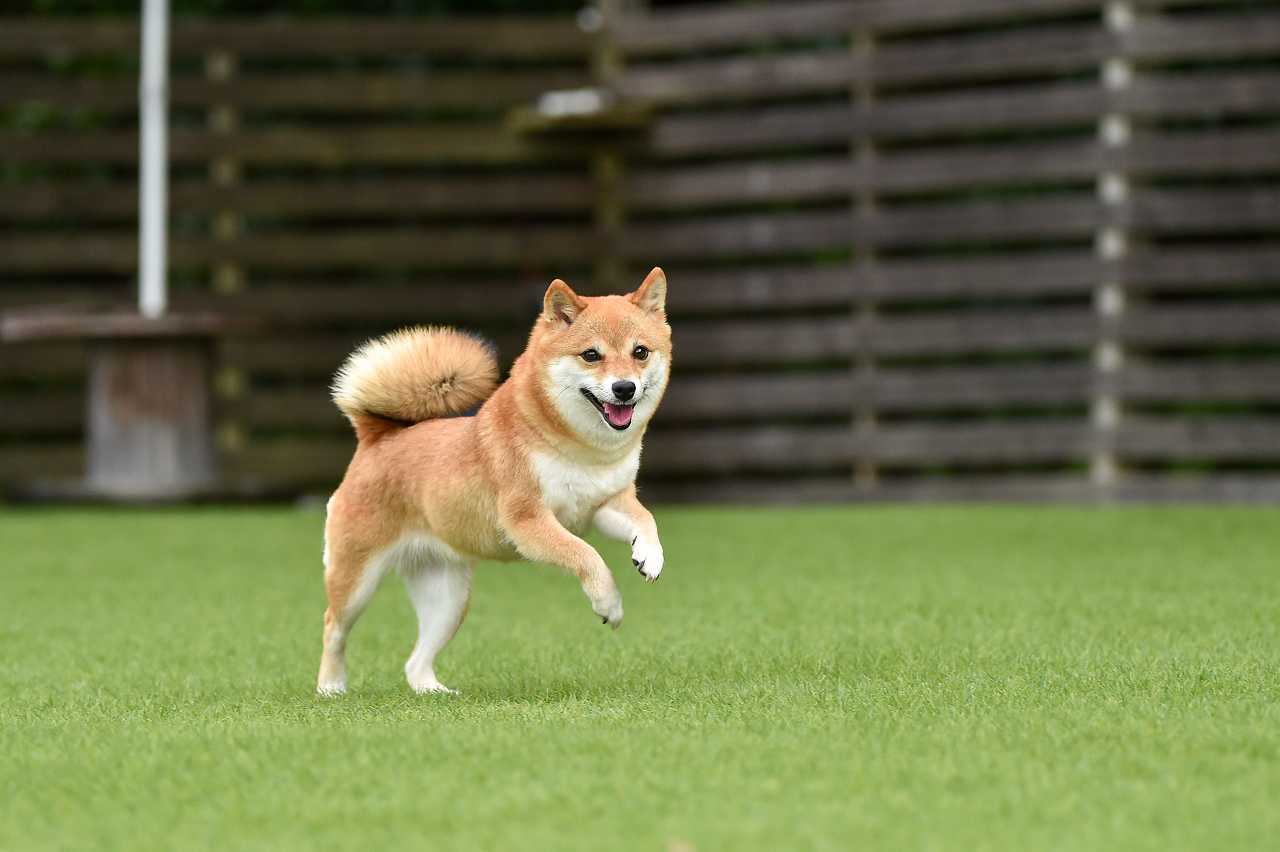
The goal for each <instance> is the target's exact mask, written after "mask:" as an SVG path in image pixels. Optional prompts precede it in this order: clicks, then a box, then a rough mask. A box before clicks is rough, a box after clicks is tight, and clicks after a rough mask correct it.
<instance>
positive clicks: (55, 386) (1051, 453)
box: [0, 0, 1280, 501]
mask: <svg viewBox="0 0 1280 852" xmlns="http://www.w3.org/2000/svg"><path fill="white" fill-rule="evenodd" d="M172 10H173V20H172V32H171V40H170V50H171V55H170V61H169V68H170V73H171V80H170V86H169V102H170V117H169V118H170V121H169V126H170V137H169V143H170V166H169V174H170V178H171V186H170V199H169V224H170V238H169V242H168V246H169V255H170V269H169V276H168V280H169V287H170V302H171V310H172V311H173V312H174V313H175V315H176V316H179V317H180V316H184V315H186V316H201V317H205V318H208V317H211V316H213V317H219V318H222V319H224V320H225V322H221V323H219V322H204V323H203V324H202V323H195V324H194V325H191V326H189V327H186V328H185V330H184V329H183V328H175V330H173V335H174V336H176V337H181V336H182V335H183V334H195V335H196V336H197V337H199V343H198V345H197V349H198V350H199V352H201V353H207V354H208V357H209V362H208V365H207V367H206V366H199V365H197V366H196V367H194V368H193V370H194V372H192V373H190V374H189V375H190V376H194V377H195V378H193V379H191V382H192V384H191V387H192V388H194V390H193V393H194V394H196V395H198V396H199V399H200V400H204V399H205V398H206V397H207V405H204V404H203V403H201V402H199V400H197V401H196V402H192V403H191V405H192V406H194V407H193V408H189V410H186V411H185V414H184V415H183V416H186V417H188V419H189V420H190V419H192V418H194V420H192V422H197V425H196V426H194V427H190V424H188V426H189V427H190V428H197V429H207V431H208V441H209V444H210V446H211V452H213V453H214V455H215V457H216V458H215V460H214V461H213V462H208V463H207V464H208V465H212V467H210V469H211V470H213V471H214V473H212V474H208V471H206V472H205V473H206V474H208V475H205V474H202V477H203V478H202V479H201V481H200V483H199V487H198V488H193V489H192V493H193V494H195V493H198V494H199V495H202V496H233V497H250V498H252V497H277V498H279V497H293V496H297V495H304V494H313V493H323V492H325V491H326V490H328V489H330V488H332V487H333V486H334V485H335V484H336V483H337V481H338V479H339V478H340V476H341V474H342V471H343V468H344V466H345V465H346V463H347V461H348V460H349V458H350V453H351V450H352V447H353V439H352V437H351V435H350V430H349V427H348V426H347V424H346V422H345V421H344V420H343V419H342V418H341V417H340V416H339V414H338V412H337V411H336V409H335V408H334V407H333V405H332V404H331V403H330V401H329V398H328V391H327V386H328V383H329V380H330V378H331V377H332V375H333V372H334V370H335V369H336V368H337V366H338V365H339V364H340V363H341V361H342V359H343V358H344V356H345V355H346V354H347V353H348V352H349V351H350V350H351V349H352V348H353V347H354V346H355V345H357V344H358V343H359V342H360V341H361V340H363V339H365V338H366V337H368V336H370V335H374V334H378V333H380V332H383V331H387V330H389V329H392V328H395V327H397V326H402V325H406V324H410V323H449V324H458V325H462V326H466V327H468V328H473V329H477V330H480V331H483V332H484V333H485V334H487V335H488V336H490V337H491V338H492V339H493V340H495V341H496V342H497V344H498V346H499V349H500V351H501V355H502V358H503V361H504V365H505V364H508V363H509V362H510V360H511V359H512V358H513V357H514V356H515V355H517V354H518V353H519V352H520V350H521V348H522V347H523V343H524V338H525V336H526V335H527V333H528V329H529V327H530V324H531V322H532V320H533V318H534V316H535V315H536V312H537V310H538V305H539V299H540V296H541V293H542V290H543V289H544V288H545V286H546V283H547V282H548V281H549V280H550V279H551V278H553V277H557V276H559V277H563V278H565V279H567V280H568V281H569V282H570V283H572V284H573V285H574V286H575V287H576V288H578V289H579V290H580V291H581V292H587V293H601V292H610V291H619V290H622V289H624V288H625V289H631V288H633V287H634V286H635V285H636V284H637V283H638V282H639V280H640V278H641V277H642V276H643V275H644V273H645V272H646V271H647V270H648V269H649V268H650V267H652V266H654V265H661V266H663V267H664V268H665V269H666V271H667V274H668V277H669V280H670V282H671V297H670V305H669V307H670V313H671V317H672V322H673V327H674V329H675V336H676V374H675V376H674V379H673V383H672V386H671V390H670V392H669V396H668V401H667V402H666V403H665V404H664V407H663V410H662V411H661V413H660V414H659V416H658V418H657V420H656V423H655V425H654V427H653V429H652V432H651V437H650V439H649V440H648V442H647V444H646V454H645V463H644V465H643V471H642V472H643V476H644V478H645V480H644V488H645V491H646V493H647V494H648V495H650V496H651V499H675V500H701V499H715V500H750V501H760V500H764V501H790V500H813V499H827V500H841V499H863V498H870V499H969V498H977V499H1071V500H1103V501H1105V500H1125V499H1194V500H1218V499H1232V500H1275V499H1277V498H1280V243H1277V236H1280V182H1278V181H1280V4H1277V3H1275V2H1206V0H1128V2H1102V0H946V2H937V0H853V1H852V2H841V1H840V0H816V2H815V1H814V0H799V2H785V3H784V2H774V3H764V2H756V3H743V2H697V3H673V2H660V0H651V2H647V3H639V2H621V0H619V2H607V3H603V4H601V5H598V6H592V7H588V8H583V7H582V4H581V3H580V2H572V0H570V1H569V2H565V1H564V0H529V1H528V2H516V1H515V0H506V2H499V0H488V2H463V1H462V0H453V2H444V0H436V2H425V1H424V0H404V2H388V3H373V4H371V3H367V2H362V3H356V2H351V0H295V1H294V2H277V3H248V2H218V0H209V2H191V1H190V0H185V1H184V2H175V3H174V4H173V7H172ZM2 11H3V17H0V310H4V311H5V312H6V316H7V317H8V318H9V321H10V324H9V326H8V328H9V329H10V332H11V333H10V334H9V335H8V337H9V340H8V341H7V342H5V343H3V344H0V486H2V487H3V490H4V492H5V493H7V494H9V495H11V496H15V497H23V496H50V495H57V494H60V493H61V494H64V495H65V494H66V493H69V492H68V489H67V488H62V489H61V490H60V489H59V487H57V485H56V483H58V482H74V481H80V478H81V477H82V476H83V475H84V471H85V470H86V467H87V466H88V467H89V468H90V479H92V478H93V471H92V459H90V458H88V456H89V455H92V452H91V451H90V450H86V446H89V445H91V444H92V440H91V438H92V436H91V434H90V433H91V431H92V429H93V423H95V422H97V421H96V420H95V418H99V419H100V418H106V420H104V421H103V422H108V421H110V422H114V421H111V416H112V415H111V414H110V412H109V411H108V412H106V413H103V411H102V410H100V407H101V406H104V405H105V406H108V407H109V406H110V401H109V400H107V401H104V398H103V397H102V396H101V395H99V396H95V395H94V393H93V392H92V385H93V381H94V380H93V376H95V375H96V376H98V377H99V379H98V382H99V392H100V394H103V393H105V394H109V393H111V392H113V391H111V388H113V387H114V388H116V390H117V391H119V385H120V380H119V376H118V375H117V376H116V378H114V379H113V378H111V376H112V375H115V374H112V373H111V371H110V369H108V368H106V367H102V366H101V364H102V363H103V359H104V358H108V359H109V357H108V356H107V355H104V354H103V353H104V352H108V351H109V350H111V347H119V346H121V345H129V346H134V347H135V348H137V346H139V345H140V344H138V342H137V341H138V340H139V339H140V338H141V337H143V336H145V333H143V332H139V331H137V330H136V329H133V330H129V329H128V328H124V329H123V330H122V328H121V327H118V326H117V327H115V328H116V330H115V331H112V330H110V329H108V330H105V331H104V330H103V329H102V328H95V329H90V330H86V327H78V330H77V329H72V331H70V332H68V331H67V330H66V329H65V328H64V329H63V331H62V332H61V333H57V334H53V333H30V326H24V327H23V328H26V329H27V330H26V331H25V332H23V333H13V332H14V329H15V328H18V324H20V322H21V321H22V320H23V318H24V317H28V318H29V317H30V316H31V315H32V314H31V312H32V311H33V310H36V311H39V312H43V313H42V314H41V315H42V316H45V317H48V316H56V315H58V314H59V312H61V313H63V314H65V315H67V316H71V315H78V314H83V312H85V311H87V310H89V309H91V308H96V307H98V306H110V305H119V306H124V307H126V308H128V307H129V306H131V305H132V304H133V303H134V302H135V300H136V288H137V275H138V240H137V229H138V218H137V217H138V189H137V185H138V172H139V170H138V144H139V142H138V76H139V41H140V32H139V4H138V3H130V2H122V0H109V2H105V1H104V2H76V3H71V2H49V1H48V0H45V1H44V2H15V0H6V2H5V3H4V4H3V7H2ZM582 88H589V89H592V90H594V91H593V92H591V93H587V94H585V95H583V94H581V93H580V94H579V96H577V97H576V98H575V97H569V98H564V97H561V98H559V99H557V98H554V97H553V98H550V99H548V98H544V95H545V94H546V93H548V92H557V91H565V90H575V89H582ZM566 110H567V112H568V114H566ZM51 312H52V313H51ZM197 327H198V328H197ZM192 329H195V330H194V331H193V330H192ZM45 332H48V328H47V327H45ZM131 341H132V342H131ZM166 345H167V344H166ZM139 351H141V350H139ZM193 351H195V350H193ZM147 352H151V354H150V355H147V354H146V353H144V355H145V357H152V356H153V355H155V353H154V352H152V350H147ZM112 357H114V356H112ZM157 357H160V356H157ZM165 357H167V356H165ZM201 357H203V356H201ZM95 365H98V366H96V367H95ZM95 370H97V372H95ZM104 371H105V372H104ZM147 375H151V374H147ZM172 375H176V376H179V379H177V380H174V381H178V382H179V383H181V382H183V381H187V380H186V379H183V378H181V377H182V376H183V375H188V374H184V373H182V371H181V370H179V371H177V372H176V373H172ZM137 381H138V382H140V383H141V384H142V385H146V384H147V383H148V382H152V381H153V378H146V377H145V376H144V377H143V378H142V379H138V380H137ZM154 381H161V380H160V379H154ZM142 390H143V391H145V387H144V388H143V389H142ZM120 393H121V394H122V395H124V396H128V395H129V391H127V389H126V390H125V391H120ZM134 395H135V396H136V395H137V389H135V390H134ZM95 400H96V402H95ZM153 413H154V412H153ZM165 416H167V415H165ZM161 419H163V417H162V418H161ZM162 425H163V424H162ZM154 426H155V424H154V423H152V424H151V426H149V427H148V428H152V427H154ZM102 428H104V429H107V428H109V427H102ZM156 428H159V427H156ZM160 431H163V429H160ZM147 434H152V435H153V437H152V438H148V437H147ZM155 434H158V433H157V432H156V429H155V428H153V429H152V432H150V433H146V434H141V437H139V435H138V434H134V435H133V437H132V438H131V439H130V440H136V441H141V442H143V444H144V445H145V447H147V448H149V449H147V450H146V452H150V453H152V454H153V455H154V454H162V453H163V452H164V451H165V450H164V447H163V446H162V444H163V443H164V441H163V440H162V439H159V438H155V437H154V435H155ZM147 442H149V443H147ZM99 452H100V453H101V454H105V455H110V452H109V451H108V450H103V449H100V450H99ZM197 455H199V453H197ZM177 458H178V461H176V462H175V461H173V460H170V461H169V462H168V464H170V465H171V466H173V465H177V466H181V465H182V464H185V463H186V462H183V461H182V460H181V459H182V458H183V456H182V455H181V454H179V456H178V457H177ZM100 463H105V462H100ZM200 464H201V465H206V462H204V461H202V462H200ZM98 473H99V475H101V474H102V471H101V470H99V472H98ZM210 476H212V477H213V478H212V479H210ZM108 478H109V477H108ZM72 491H74V489H72Z"/></svg>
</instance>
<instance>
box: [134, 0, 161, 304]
mask: <svg viewBox="0 0 1280 852" xmlns="http://www.w3.org/2000/svg"><path fill="white" fill-rule="evenodd" d="M168 76H169V0H143V4H142V79H141V82H140V84H139V87H138V100H139V104H138V106H139V110H140V113H141V120H142V133H141V134H140V135H141V148H140V150H139V152H138V159H139V165H140V168H141V172H142V176H141V181H142V185H141V187H140V188H139V194H138V195H139V199H140V204H141V210H140V211H139V217H138V251H139V257H138V267H139V279H138V309H139V310H140V311H142V313H143V315H144V316H148V317H158V316H160V315H161V314H163V313H164V311H165V307H166V304H167V302H168V293H167V286H168V281H167V275H166V270H165V262H166V258H165V252H166V249H167V245H166V240H167V236H166V233H165V232H166V230H167V221H166V220H167V216H168V210H167V207H168V196H169V187H168V179H169V152H168V137H167V132H168V124H169V116H168V111H169V91H168Z"/></svg>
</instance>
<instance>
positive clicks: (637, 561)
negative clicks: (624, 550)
mask: <svg viewBox="0 0 1280 852" xmlns="http://www.w3.org/2000/svg"><path fill="white" fill-rule="evenodd" d="M631 564H632V565H634V566H636V567H637V568H639V567H640V560H639V559H632V560H631Z"/></svg>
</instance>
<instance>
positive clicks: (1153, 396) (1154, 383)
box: [1117, 359, 1280, 403]
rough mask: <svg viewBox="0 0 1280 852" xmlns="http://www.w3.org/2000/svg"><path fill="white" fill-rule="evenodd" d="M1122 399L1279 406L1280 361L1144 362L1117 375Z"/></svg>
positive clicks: (1128, 365)
mask: <svg viewBox="0 0 1280 852" xmlns="http://www.w3.org/2000/svg"><path fill="white" fill-rule="evenodd" d="M1117 381H1118V384H1119V389H1120V393H1121V395H1122V397H1123V398H1124V399H1125V400H1127V401H1132V402H1137V403H1143V402H1145V403H1154V402H1233V403H1240V402H1277V401H1280V361H1232V362H1225V363H1214V362H1212V361H1204V362H1182V361H1176V362H1171V363H1169V362H1166V363H1159V362H1142V361H1138V360H1133V359H1131V360H1130V362H1129V363H1127V364H1125V366H1124V369H1123V370H1120V371H1119V373H1118V375H1117Z"/></svg>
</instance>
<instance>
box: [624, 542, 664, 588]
mask: <svg viewBox="0 0 1280 852" xmlns="http://www.w3.org/2000/svg"><path fill="white" fill-rule="evenodd" d="M662 563H663V556H662V545H661V544H658V543H657V542H652V543H650V542H648V541H645V540H644V539H643V538H641V537H640V536H636V537H635V538H634V539H633V540H632V542H631V564H632V565H634V566H636V570H637V571H639V572H640V576H642V577H644V578H645V580H647V581H648V582H650V583H652V582H653V581H655V580H657V579H658V577H660V576H661V575H662Z"/></svg>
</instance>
